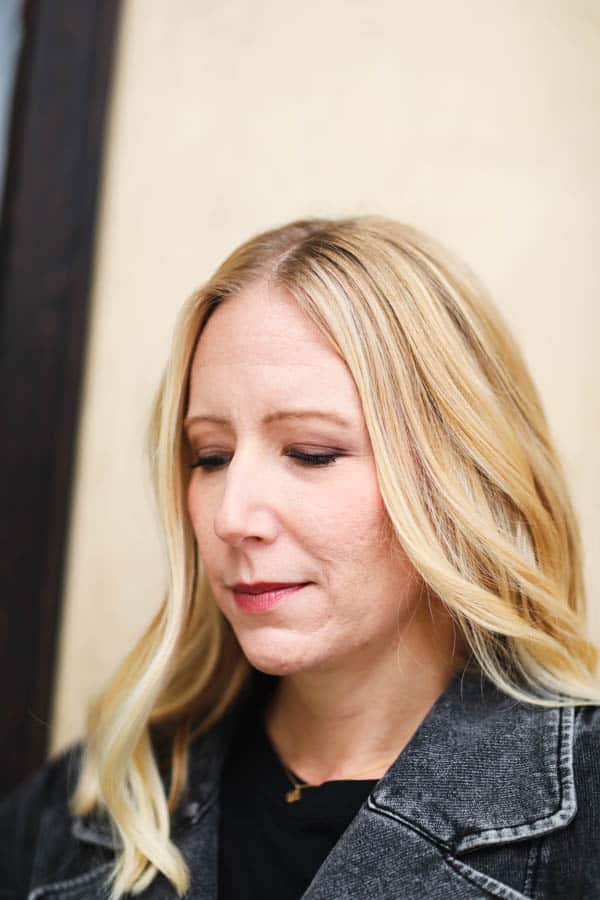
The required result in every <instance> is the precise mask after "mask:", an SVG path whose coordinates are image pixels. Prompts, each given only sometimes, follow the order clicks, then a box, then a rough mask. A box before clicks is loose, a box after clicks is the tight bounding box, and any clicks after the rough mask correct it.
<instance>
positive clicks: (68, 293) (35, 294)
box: [0, 0, 120, 795]
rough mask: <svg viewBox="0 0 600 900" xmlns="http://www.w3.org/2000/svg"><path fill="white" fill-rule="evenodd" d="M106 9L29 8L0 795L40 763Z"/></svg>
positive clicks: (12, 214) (19, 135)
mask: <svg viewBox="0 0 600 900" xmlns="http://www.w3.org/2000/svg"><path fill="white" fill-rule="evenodd" d="M119 10H120V0H30V2H29V3H27V4H26V7H25V31H24V36H23V40H24V43H23V47H22V52H21V57H20V62H19V68H18V73H17V81H16V89H15V100H14V103H13V115H12V122H11V132H10V144H9V155H8V164H7V170H6V184H5V194H4V208H3V215H2V226H1V229H0V423H1V425H0V427H1V429H2V440H1V441H0V486H1V488H0V493H1V497H2V517H1V523H2V524H1V526H0V534H1V541H2V543H1V554H0V558H1V560H2V600H1V605H0V710H1V719H0V733H1V740H0V795H1V794H3V793H5V792H6V791H7V790H8V789H9V788H10V787H11V786H12V785H14V784H15V783H17V782H18V781H20V780H21V779H22V778H23V777H25V776H26V775H27V774H28V773H29V772H31V771H32V770H34V769H35V768H37V767H38V766H39V765H40V764H41V763H42V762H43V761H44V758H45V756H46V752H47V746H48V736H49V728H48V722H49V716H50V704H51V696H52V685H53V678H54V669H55V660H56V644H57V637H58V633H59V625H60V607H61V594H62V579H63V566H64V561H65V537H66V532H67V522H68V515H69V502H70V496H71V487H72V476H73V463H74V442H75V436H76V432H77V422H78V415H79V396H80V385H81V380H82V371H83V360H84V352H85V344H86V325H87V319H88V305H89V303H88V298H89V289H90V282H91V273H92V265H93V253H94V227H95V221H96V205H97V196H98V186H99V180H100V174H101V163H102V151H103V143H104V142H103V137H104V124H105V119H106V111H107V104H108V98H109V94H110V78H111V71H112V67H113V55H114V53H113V50H114V45H115V38H116V34H117V29H118V20H119Z"/></svg>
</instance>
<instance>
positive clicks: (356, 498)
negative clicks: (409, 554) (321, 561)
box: [310, 472, 391, 563]
mask: <svg viewBox="0 0 600 900" xmlns="http://www.w3.org/2000/svg"><path fill="white" fill-rule="evenodd" d="M311 513H312V515H311V522H310V531H311V533H312V534H313V535H314V538H315V545H319V546H320V547H321V548H322V551H323V556H325V557H327V556H328V555H329V554H328V548H329V550H330V551H331V553H332V555H333V554H334V553H335V555H336V557H337V558H338V559H340V558H341V559H343V560H345V561H346V562H347V563H352V562H353V561H356V560H357V558H358V557H360V558H361V560H362V561H363V562H364V561H365V559H366V558H372V559H375V558H378V557H379V556H380V554H381V553H382V552H383V550H384V548H385V547H386V546H389V541H390V537H391V525H390V523H389V519H388V516H387V513H386V510H385V506H384V503H383V500H382V498H381V495H380V493H379V488H378V485H377V482H376V481H375V479H374V476H371V473H370V472H369V473H367V474H366V475H365V476H363V477H356V478H353V479H345V480H344V482H343V483H340V484H339V485H337V486H336V488H335V490H332V491H328V492H327V494H326V495H325V494H324V495H323V496H322V497H321V499H320V502H319V499H318V498H317V501H316V503H315V504H314V506H313V508H312V510H311Z"/></svg>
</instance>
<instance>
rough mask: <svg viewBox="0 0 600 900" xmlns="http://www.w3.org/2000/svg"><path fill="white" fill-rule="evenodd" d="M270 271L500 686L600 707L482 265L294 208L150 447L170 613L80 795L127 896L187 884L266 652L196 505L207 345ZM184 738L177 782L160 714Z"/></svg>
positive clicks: (202, 296) (431, 579) (545, 453)
mask: <svg viewBox="0 0 600 900" xmlns="http://www.w3.org/2000/svg"><path fill="white" fill-rule="evenodd" d="M261 279H264V280H268V281H270V282H271V283H272V284H275V285H277V286H280V287H285V288H287V289H288V290H289V291H290V292H291V294H292V295H293V297H294V298H295V300H296V302H297V303H298V305H299V307H300V308H301V309H302V310H303V311H304V312H305V313H306V315H307V316H308V317H309V318H310V319H311V320H312V321H313V322H314V323H315V324H316V326H317V327H318V328H319V329H320V330H321V331H322V333H323V334H324V335H325V336H326V337H327V338H328V339H329V341H330V342H331V344H332V345H333V347H334V348H335V350H336V351H337V352H338V353H339V355H340V356H341V358H342V359H343V360H344V361H345V363H346V365H347V366H348V369H349V371H350V373H351V375H352V377H353V378H354V381H355V383H356V387H357V389H358V393H359V396H360V400H361V403H362V409H363V413H364V418H365V422H366V427H367V429H368V433H369V436H370V440H371V445H372V448H373V455H374V460H375V464H376V471H377V476H378V483H379V489H380V492H381V496H382V499H383V502H384V504H385V508H386V510H387V514H388V516H389V520H390V523H391V526H392V529H393V531H392V534H393V535H394V536H395V538H396V539H397V540H398V541H399V542H400V544H401V546H402V548H403V549H404V551H405V553H406V554H407V556H408V557H409V559H410V561H411V562H412V564H413V566H414V567H415V569H416V570H417V572H418V573H419V575H420V576H421V578H422V579H423V582H424V584H425V585H426V586H427V589H428V590H430V591H431V592H432V593H433V594H434V595H435V597H437V598H438V599H439V602H441V603H442V604H444V606H445V608H446V609H447V611H448V612H449V614H450V615H451V616H452V617H453V620H454V622H455V624H456V626H457V627H458V628H459V629H460V633H461V634H462V636H463V637H464V639H465V641H466V645H467V647H468V648H469V650H470V653H471V660H472V663H473V665H475V666H476V667H478V669H479V670H481V671H482V672H483V673H484V674H485V675H486V676H487V677H488V678H489V679H490V680H491V681H493V682H494V683H495V684H496V685H497V686H498V688H499V689H500V690H502V691H504V692H505V693H506V694H508V695H510V696H512V697H514V698H515V699H517V700H520V701H523V702H528V703H534V704H539V705H546V706H549V705H567V704H572V703H577V704H597V703H599V702H600V687H599V685H598V682H597V680H596V674H595V673H596V666H597V655H598V654H597V649H596V648H595V646H594V645H593V644H592V643H591V642H590V641H589V639H588V638H587V637H586V634H585V590H584V583H583V575H582V558H581V546H580V536H579V531H578V525H577V521H576V517H575V514H574V511H573V508H572V504H571V500H570V498H569V493H568V489H567V486H566V483H565V478H564V475H563V471H562V468H561V465H560V462H559V459H558V457H557V453H556V450H555V448H554V446H553V443H552V440H551V436H550V434H549V430H548V425H547V422H546V419H545V416H544V412H543V409H542V405H541V403H540V400H539V397H538V394H537V392H536V389H535V387H534V385H533V383H532V380H531V378H530V376H529V374H528V371H527V368H526V365H525V363H524V361H523V359H522V356H521V354H520V352H519V350H518V348H517V346H516V344H515V341H514V339H513V338H512V337H511V335H510V333H509V331H508V329H507V327H506V325H505V323H504V322H503V320H502V318H501V316H500V314H499V313H498V311H497V309H496V308H495V307H494V305H493V303H492V302H491V300H490V299H489V298H488V297H487V295H486V292H485V290H484V289H483V287H482V286H481V284H480V283H479V282H478V281H477V279H476V278H475V276H474V275H473V274H472V273H471V272H470V271H469V270H468V269H467V268H466V267H465V266H464V265H463V264H462V263H460V262H459V261H458V260H456V259H455V258H454V257H453V256H452V255H451V254H450V253H449V252H448V251H447V250H445V249H444V248H443V247H441V246H440V245H439V244H438V243H437V242H435V241H434V240H432V239H431V238H430V237H428V236H426V235H424V234H423V233H421V232H420V231H418V230H416V229H415V228H412V227H409V226H407V225H403V224H400V223H398V222H395V221H393V220H390V219H386V218H382V217H376V216H362V217H355V218H345V219H310V220H302V221H296V222H292V223H291V224H288V225H284V226H282V227H279V228H274V229H272V230H269V231H266V232H264V233H262V234H259V235H257V236H256V237H253V238H252V239H250V240H249V241H247V242H246V243H244V244H242V245H241V246H240V247H239V248H238V249H236V250H235V251H234V252H233V253H232V254H231V255H230V256H229V257H228V258H227V259H226V260H225V262H224V263H223V264H222V265H221V266H220V268H219V269H218V270H217V271H216V273H215V274H214V275H213V277H212V278H211V279H210V280H209V281H208V283H207V284H205V285H204V286H203V287H201V288H200V289H199V290H198V291H196V292H195V293H194V294H193V295H192V297H191V298H190V299H189V301H188V302H187V304H186V305H185V306H184V308H183V310H182V312H181V315H180V317H179V320H178V323H177V326H176V329H175V334H174V339H173V345H172V350H171V354H170V359H169V362H168V365H167V369H166V373H165V375H164V378H163V381H162V384H161V389H160V392H159V396H158V400H157V403H156V406H155V411H154V415H153V421H152V427H151V438H150V455H151V460H152V467H153V477H154V482H155V489H156V494H157V498H158V504H159V508H160V513H161V518H162V522H163V529H164V536H165V541H166V547H167V554H168V560H169V583H168V589H167V592H166V597H165V599H164V602H163V603H162V606H161V607H160V610H159V612H158V613H157V615H156V616H155V617H154V619H153V621H152V622H151V624H150V625H149V627H148V628H147V629H146V631H145V633H144V634H143V636H142V638H141V639H140V641H139V642H138V644H137V645H136V647H135V648H134V649H133V651H132V652H131V653H130V654H129V655H128V656H127V658H126V659H125V661H124V662H123V663H122V665H121V666H120V668H119V669H118V671H117V673H116V674H115V676H114V677H113V679H112V681H111V682H110V683H109V685H108V687H107V689H106V690H105V691H104V692H103V694H102V695H101V696H100V697H99V698H98V699H97V700H95V702H94V703H93V704H92V705H91V707H90V710H89V714H88V727H87V737H86V741H85V744H84V755H83V762H82V767H81V771H80V776H79V781H78V784H77V788H76V791H75V794H74V796H73V798H72V810H73V812H74V813H75V814H78V815H82V814H85V813H88V812H90V811H92V810H94V809H96V808H97V809H101V810H103V811H105V812H106V813H107V814H108V816H109V819H110V821H111V822H112V824H113V827H114V829H115V831H116V832H117V833H118V836H119V838H120V842H121V850H120V851H119V853H118V855H117V858H116V860H115V865H114V867H113V870H112V872H111V877H110V886H111V890H112V894H111V898H112V900H118V898H120V897H122V896H123V895H124V894H125V893H126V892H128V891H130V892H132V893H133V894H136V893H138V892H139V891H141V890H143V889H144V888H145V887H146V886H147V885H148V884H149V883H150V882H151V881H152V880H153V879H154V877H155V876H156V874H157V873H158V872H159V871H160V872H162V873H163V874H164V876H165V877H166V878H167V879H168V880H169V881H170V882H171V883H172V884H173V886H174V887H175V889H176V891H177V893H178V894H179V895H182V894H183V893H184V892H185V890H186V889H187V888H188V886H189V872H188V869H187V865H186V863H185V861H184V859H183V857H182V855H181V854H180V852H179V850H178V849H177V848H176V846H175V845H174V843H173V842H172V841H171V840H170V836H169V819H170V813H171V812H172V811H173V810H174V809H175V808H176V806H177V805H178V803H179V802H180V801H181V799H182V796H183V794H184V792H185V788H186V771H187V760H188V748H189V745H190V743H191V741H192V740H193V739H194V738H197V737H198V736H199V735H201V734H203V733H205V732H207V731H208V730H209V729H210V728H211V727H212V726H213V725H214V724H215V723H217V722H218V721H219V720H220V719H221V718H222V717H223V716H224V714H225V713H226V712H227V711H228V710H229V709H230V707H231V706H232V704H233V702H234V700H235V699H236V697H237V696H238V695H239V694H240V691H241V689H242V688H243V686H244V685H245V684H246V682H247V680H248V677H249V674H250V671H251V666H250V664H249V662H248V661H247V660H246V658H245V657H244V655H243V653H242V650H241V648H240V645H239V643H238V641H237V639H236V637H235V635H234V634H233V631H232V629H231V627H230V626H229V624H228V622H227V621H226V620H225V618H224V616H223V615H222V613H221V612H220V610H219V609H218V607H217V604H216V602H215V599H214V597H213V595H212V593H211V589H210V586H209V584H208V581H207V578H206V574H205V572H204V568H203V563H202V559H200V558H199V557H198V554H197V550H196V544H195V540H194V535H193V532H192V529H191V525H190V522H189V518H188V514H187V510H186V502H185V497H186V487H187V481H188V478H189V466H188V464H187V463H188V462H189V459H188V449H187V447H186V443H185V438H184V433H183V417H184V414H185V408H186V403H187V392H188V380H189V370H190V365H191V360H192V357H193V353H194V349H195V346H196V342H197V340H198V337H199V335H200V334H201V332H202V330H203V328H204V326H205V324H206V322H207V320H208V318H209V317H210V315H211V314H212V313H213V311H214V310H215V309H216V308H217V307H218V306H219V304H220V303H223V302H225V301H226V300H227V298H228V297H230V296H232V295H235V294H238V293H239V292H240V291H242V290H243V289H244V288H245V287H247V286H248V285H250V284H252V283H257V282H258V281H260V280H261ZM154 726H156V727H160V728H162V729H163V730H164V733H165V734H167V735H168V742H167V747H168V753H167V759H168V773H169V779H168V782H169V788H168V792H167V789H166V787H165V780H164V779H163V777H162V776H161V771H160V769H159V764H158V760H157V753H156V752H155V748H154V746H153V741H152V737H151V735H152V729H153V727H154Z"/></svg>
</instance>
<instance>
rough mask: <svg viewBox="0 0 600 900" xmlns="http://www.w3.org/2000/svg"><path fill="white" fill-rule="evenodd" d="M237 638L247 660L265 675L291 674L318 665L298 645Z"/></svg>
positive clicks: (311, 656)
mask: <svg viewBox="0 0 600 900" xmlns="http://www.w3.org/2000/svg"><path fill="white" fill-rule="evenodd" d="M238 640H239V643H240V646H241V648H242V652H243V654H244V656H245V657H246V659H247V660H248V662H249V663H250V664H251V665H252V666H254V668H255V669H258V670H259V671H260V672H264V673H265V675H280V676H283V675H293V674H294V673H295V672H305V671H306V670H307V669H312V668H314V667H315V666H316V665H318V661H317V660H316V659H315V658H314V656H313V655H312V654H311V655H309V654H307V653H303V652H302V651H301V649H300V648H299V647H297V648H294V647H293V646H290V645H287V646H283V642H280V641H277V640H272V641H265V640H261V641H260V642H259V641H254V640H248V639H246V640H240V638H239V636H238Z"/></svg>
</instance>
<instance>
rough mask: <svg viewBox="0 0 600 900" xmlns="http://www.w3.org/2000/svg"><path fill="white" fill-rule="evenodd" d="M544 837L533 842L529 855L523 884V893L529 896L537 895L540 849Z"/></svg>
mask: <svg viewBox="0 0 600 900" xmlns="http://www.w3.org/2000/svg"><path fill="white" fill-rule="evenodd" d="M541 842H542V839H541V838H540V839H539V840H536V841H534V842H532V845H531V848H530V850H529V855H528V857H527V868H526V870H525V881H524V884H523V893H524V894H527V895H528V896H529V897H535V884H536V881H537V873H538V866H539V862H540V849H541Z"/></svg>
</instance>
